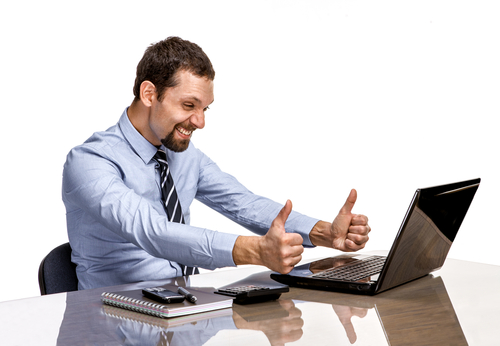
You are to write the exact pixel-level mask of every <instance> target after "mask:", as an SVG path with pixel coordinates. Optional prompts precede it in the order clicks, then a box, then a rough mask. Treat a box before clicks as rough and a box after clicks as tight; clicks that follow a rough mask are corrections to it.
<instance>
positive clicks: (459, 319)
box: [0, 259, 500, 346]
mask: <svg viewBox="0 0 500 346" xmlns="http://www.w3.org/2000/svg"><path fill="white" fill-rule="evenodd" d="M269 273H270V272H269V271H267V270H264V268H261V267H253V266H245V267H241V268H238V269H234V270H227V271H216V272H212V273H206V274H201V275H195V276H191V277H190V278H189V279H188V282H184V278H178V279H175V280H170V281H158V282H153V283H151V282H150V283H140V284H132V285H123V286H116V287H111V288H105V289H95V290H87V291H80V292H69V293H61V294H54V295H48V296H43V297H35V298H28V299H21V300H16V301H7V302H1V303H0V319H1V321H0V323H1V324H0V326H1V327H0V328H1V331H0V340H1V344H2V345H24V346H25V345H39V346H43V345H239V346H244V345H284V344H287V345H314V346H317V345H352V344H354V345H496V344H498V342H499V341H498V340H500V318H499V317H498V311H500V295H499V293H500V267H499V266H492V265H486V264H479V263H473V262H466V261H459V260H453V259H448V260H447V261H446V263H445V265H444V267H443V268H442V269H441V270H439V271H437V272H435V273H433V274H432V275H430V276H427V277H424V278H421V279H418V280H416V281H413V282H410V283H408V284H406V285H403V286H400V287H397V288H394V289H392V290H389V291H386V292H383V293H381V294H379V295H376V296H373V297H370V296H356V295H350V294H342V293H335V292H325V291H316V290H308V289H302V288H291V289H290V292H288V293H285V294H283V295H282V296H281V298H280V299H279V300H277V301H270V302H265V303H258V304H252V305H236V304H233V308H232V309H225V310H219V311H217V312H214V313H212V314H208V315H203V316H202V315H200V316H197V317H196V318H194V320H191V321H189V322H185V321H184V322H182V321H176V320H168V319H159V318H156V317H150V316H147V315H143V314H139V313H135V312H129V311H127V310H122V309H119V308H114V307H108V306H105V305H103V304H102V303H101V301H100V295H101V293H102V292H103V291H119V290H127V289H135V288H140V287H146V286H151V285H159V284H167V283H176V284H178V285H187V286H191V287H221V286H224V285H227V284H231V283H235V282H238V283H265V282H266V281H267V280H270V279H269ZM466 276H467V278H466Z"/></svg>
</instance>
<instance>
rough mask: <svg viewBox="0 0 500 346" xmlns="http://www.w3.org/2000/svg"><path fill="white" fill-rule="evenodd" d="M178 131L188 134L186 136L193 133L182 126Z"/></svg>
mask: <svg viewBox="0 0 500 346" xmlns="http://www.w3.org/2000/svg"><path fill="white" fill-rule="evenodd" d="M177 131H179V132H180V133H182V134H183V135H186V136H189V135H191V133H192V132H193V131H188V130H186V129H183V128H182V127H178V128H177Z"/></svg>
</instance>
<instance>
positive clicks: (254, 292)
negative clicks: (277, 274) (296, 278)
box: [215, 285, 290, 304]
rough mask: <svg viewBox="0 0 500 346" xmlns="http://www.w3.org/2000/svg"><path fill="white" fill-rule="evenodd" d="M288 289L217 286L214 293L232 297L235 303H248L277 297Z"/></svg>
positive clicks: (278, 287)
mask: <svg viewBox="0 0 500 346" xmlns="http://www.w3.org/2000/svg"><path fill="white" fill-rule="evenodd" d="M289 290H290V289H289V288H288V286H262V285H245V286H233V287H224V288H219V289H218V290H217V291H215V293H217V294H223V295H226V296H230V297H233V298H234V302H235V303H237V304H250V303H259V302H265V301H268V300H275V299H278V298H279V297H280V296H281V293H285V292H288V291H289Z"/></svg>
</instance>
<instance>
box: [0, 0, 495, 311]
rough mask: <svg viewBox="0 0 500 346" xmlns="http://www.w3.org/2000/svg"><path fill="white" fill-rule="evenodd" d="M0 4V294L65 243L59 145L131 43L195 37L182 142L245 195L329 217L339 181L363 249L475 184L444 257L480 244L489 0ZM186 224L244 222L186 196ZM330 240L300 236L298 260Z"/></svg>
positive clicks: (490, 60) (489, 205)
mask: <svg viewBox="0 0 500 346" xmlns="http://www.w3.org/2000/svg"><path fill="white" fill-rule="evenodd" d="M11 3H12V4H7V2H2V4H1V5H0V35H1V44H2V47H1V51H2V53H1V55H0V76H1V83H0V97H1V106H2V108H1V115H2V122H1V123H2V127H1V136H0V140H1V146H0V148H1V161H2V164H1V167H2V168H1V170H0V174H1V176H0V177H1V178H0V183H1V196H2V208H1V209H0V210H1V211H0V213H1V214H0V215H1V221H2V226H1V233H2V236H1V240H0V277H1V285H0V301H4V300H11V299H18V298H24V297H29V296H36V295H38V294H39V290H38V281H37V272H38V266H39V264H40V261H41V260H42V258H43V257H44V256H45V255H46V254H47V253H48V252H49V251H50V250H51V249H52V248H54V247H55V246H57V245H59V244H61V243H64V242H66V241H67V235H66V224H65V210H64V206H63V203H62V202H61V196H60V195H61V193H60V189H61V174H62V167H63V164H64V161H65V157H66V154H67V153H68V151H69V150H70V149H71V148H72V147H74V146H76V145H78V144H80V143H82V142H83V141H84V140H85V139H87V138H88V137H89V136H90V135H91V134H92V133H93V132H95V131H100V130H105V129H106V128H108V127H109V126H112V125H113V124H115V123H116V122H117V121H118V119H119V117H120V115H121V113H122V111H123V110H124V108H125V107H126V106H128V105H129V104H130V102H131V101H132V98H133V95H132V86H133V82H134V79H135V68H136V65H137V63H138V61H139V60H140V58H141V57H142V54H143V52H144V50H145V49H146V47H147V46H148V45H149V44H151V43H153V42H157V41H159V40H161V39H164V38H166V37H168V36H172V35H175V36H180V37H182V38H185V39H188V40H191V41H193V42H196V43H198V44H199V45H200V46H201V47H202V48H203V49H204V50H205V52H206V53H207V54H208V55H209V57H210V58H211V60H212V63H213V65H214V67H215V70H216V79H215V100H216V101H215V103H214V104H213V105H212V106H211V109H210V110H209V111H208V112H207V116H206V127H205V129H204V130H202V131H198V132H196V133H195V135H194V138H193V141H194V143H195V145H196V146H197V147H198V148H200V149H202V150H203V151H204V152H205V153H206V154H208V155H209V156H210V157H211V158H212V159H213V160H214V161H216V162H217V163H218V164H219V166H220V167H221V168H222V169H224V170H226V171H228V172H230V173H231V174H233V175H235V176H236V177H237V178H238V179H239V180H240V181H241V182H243V183H244V184H245V185H247V186H248V187H249V188H250V189H251V190H253V191H254V192H256V193H259V194H263V195H266V196H268V197H271V198H273V199H275V200H277V201H279V202H282V203H284V202H285V201H286V199H291V200H292V201H293V203H294V208H295V209H296V210H298V211H300V212H303V213H305V214H308V215H311V216H314V217H318V218H321V219H326V220H331V219H333V217H334V216H335V215H336V213H337V211H338V210H339V209H340V207H341V206H342V204H343V203H344V200H345V198H346V197H347V195H348V193H349V190H350V189H351V188H356V189H357V190H358V196H359V198H358V203H357V204H356V206H355V210H354V212H358V213H363V214H366V215H368V217H369V218H370V224H371V226H372V229H373V231H372V233H371V240H370V242H369V244H368V246H367V248H366V250H379V249H389V248H390V246H391V244H392V240H393V239H394V236H395V234H396V232H397V230H398V228H399V225H400V223H401V220H402V218H403V216H404V213H405V212H406V209H407V207H408V204H409V202H410V200H411V197H412V196H413V193H414V191H415V189H416V188H418V187H427V186H432V185H438V184H442V183H448V182H453V181H459V180H466V179H471V178H476V177H481V178H482V179H483V182H482V185H481V187H480V189H479V191H478V193H477V195H476V198H475V200H474V202H473V204H472V207H471V208H470V210H469V213H468V215H467V218H466V219H465V221H464V223H463V225H462V228H461V230H460V233H459V235H458V236H457V238H456V241H455V243H454V245H453V247H452V249H451V252H450V254H449V257H452V258H457V259H465V260H471V261H478V262H485V263H491V264H496V265H500V257H499V256H497V252H498V244H497V243H498V240H499V238H500V237H499V235H498V231H499V226H498V222H497V218H496V215H498V211H497V209H498V199H497V193H498V191H499V176H500V174H499V173H500V171H499V164H498V148H499V139H498V137H497V127H498V125H497V121H495V118H497V117H498V115H499V112H500V104H499V95H500V64H499V61H500V51H499V44H498V43H499V33H500V21H498V15H499V14H500V11H499V10H500V5H498V2H496V1H478V0H475V1H472V0H471V1H439V0H433V1H422V0H419V1H404V2H402V1H384V0H380V1H334V0H329V1H319V0H316V1H309V0H305V1H269V0H266V1H255V0H254V1H250V2H245V3H244V4H242V2H236V1H147V0H142V1H137V2H132V1H106V0H99V1H85V2H78V3H77V2H73V1H71V2H69V1H51V0H46V1H17V2H15V3H14V2H11ZM192 215H193V222H192V223H193V224H195V225H197V226H203V227H207V228H211V229H215V230H219V231H224V232H237V233H242V234H246V231H245V230H242V229H241V228H239V227H237V226H236V225H234V224H232V223H231V222H229V221H226V219H224V218H223V217H220V216H218V215H216V214H215V213H213V212H211V211H208V210H206V208H205V207H204V206H202V205H200V204H198V203H196V204H194V205H193V206H192ZM325 253H336V252H335V251H333V250H330V251H324V250H318V249H315V250H312V251H307V252H306V257H311V256H314V257H315V256H319V255H323V254H325Z"/></svg>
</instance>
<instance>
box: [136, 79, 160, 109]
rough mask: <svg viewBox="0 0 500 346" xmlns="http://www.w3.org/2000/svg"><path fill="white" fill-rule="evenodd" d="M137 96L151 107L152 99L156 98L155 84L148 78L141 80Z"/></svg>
mask: <svg viewBox="0 0 500 346" xmlns="http://www.w3.org/2000/svg"><path fill="white" fill-rule="evenodd" d="M139 96H140V97H141V101H142V103H144V105H145V106H146V107H151V105H152V104H153V100H154V99H156V87H155V85H154V84H153V83H151V82H150V81H148V80H145V81H144V82H142V83H141V89H140V94H139Z"/></svg>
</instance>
